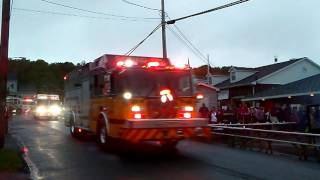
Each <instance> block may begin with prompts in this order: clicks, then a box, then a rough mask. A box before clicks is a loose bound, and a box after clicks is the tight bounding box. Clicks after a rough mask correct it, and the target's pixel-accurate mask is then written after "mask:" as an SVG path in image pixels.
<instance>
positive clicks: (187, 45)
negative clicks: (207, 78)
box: [168, 26, 208, 64]
mask: <svg viewBox="0 0 320 180" xmlns="http://www.w3.org/2000/svg"><path fill="white" fill-rule="evenodd" d="M168 29H169V31H170V32H171V33H172V34H173V35H174V36H175V37H176V38H177V39H178V40H180V42H181V43H183V44H184V45H185V46H186V47H187V48H189V49H190V50H191V52H192V53H193V54H194V55H195V56H197V57H198V58H199V59H200V60H201V61H202V62H203V63H205V64H207V63H208V62H207V60H206V59H203V57H202V56H200V55H199V54H198V52H196V51H195V50H194V49H193V48H192V47H191V46H190V45H189V44H188V43H187V42H186V41H185V40H184V39H183V38H182V37H181V35H179V34H178V33H177V32H176V31H175V30H174V29H173V28H172V27H170V26H168Z"/></svg>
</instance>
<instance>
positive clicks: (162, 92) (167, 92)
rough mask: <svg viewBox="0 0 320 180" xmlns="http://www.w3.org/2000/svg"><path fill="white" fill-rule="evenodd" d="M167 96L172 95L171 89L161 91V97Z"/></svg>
mask: <svg viewBox="0 0 320 180" xmlns="http://www.w3.org/2000/svg"><path fill="white" fill-rule="evenodd" d="M167 94H171V91H170V90H169V89H164V90H161V91H160V95H161V96H163V95H167Z"/></svg>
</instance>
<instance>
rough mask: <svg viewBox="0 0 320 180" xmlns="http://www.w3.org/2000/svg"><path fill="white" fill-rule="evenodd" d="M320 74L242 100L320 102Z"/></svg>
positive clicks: (307, 103)
mask: <svg viewBox="0 0 320 180" xmlns="http://www.w3.org/2000/svg"><path fill="white" fill-rule="evenodd" d="M319 82H320V74H317V75H314V76H311V77H307V78H304V79H301V80H299V81H295V82H292V83H289V84H285V85H280V86H278V87H276V88H270V89H267V90H264V91H261V92H259V93H256V94H255V95H254V96H248V97H246V98H244V99H242V101H257V102H260V103H263V102H266V101H272V102H274V103H281V104H299V105H312V104H320V83H319Z"/></svg>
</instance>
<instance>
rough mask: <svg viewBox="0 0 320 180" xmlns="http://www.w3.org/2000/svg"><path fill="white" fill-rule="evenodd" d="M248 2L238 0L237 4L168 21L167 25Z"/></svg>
mask: <svg viewBox="0 0 320 180" xmlns="http://www.w3.org/2000/svg"><path fill="white" fill-rule="evenodd" d="M248 1H249V0H238V1H235V2H232V3H229V4H225V5H222V6H219V7H216V8H213V9H209V10H207V11H202V12H199V13H196V14H192V15H189V16H184V17H181V18H177V19H173V20H170V21H167V24H174V23H175V22H177V21H181V20H183V19H187V18H191V17H194V16H199V15H202V14H206V13H209V12H212V11H217V10H220V9H224V8H228V7H231V6H235V5H238V4H241V3H244V2H248Z"/></svg>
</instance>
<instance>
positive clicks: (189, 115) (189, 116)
mask: <svg viewBox="0 0 320 180" xmlns="http://www.w3.org/2000/svg"><path fill="white" fill-rule="evenodd" d="M183 117H184V118H187V119H189V118H191V113H189V112H186V113H183Z"/></svg>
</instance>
